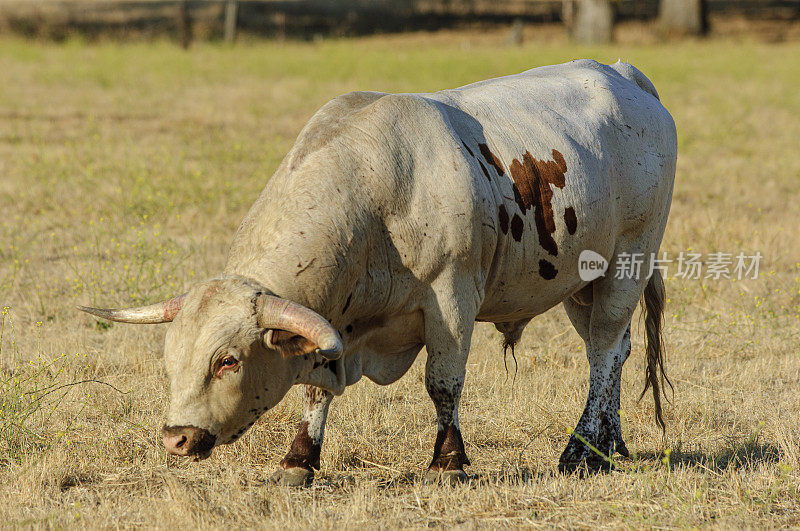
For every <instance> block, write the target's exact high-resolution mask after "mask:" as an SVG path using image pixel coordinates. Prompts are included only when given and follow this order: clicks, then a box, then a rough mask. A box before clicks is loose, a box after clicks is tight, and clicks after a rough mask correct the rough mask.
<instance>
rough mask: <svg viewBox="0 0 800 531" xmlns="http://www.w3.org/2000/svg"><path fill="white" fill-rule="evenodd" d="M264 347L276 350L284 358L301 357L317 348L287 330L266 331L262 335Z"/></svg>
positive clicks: (311, 342) (310, 342)
mask: <svg viewBox="0 0 800 531" xmlns="http://www.w3.org/2000/svg"><path fill="white" fill-rule="evenodd" d="M264 346H265V347H267V348H270V349H273V350H277V351H278V352H280V353H281V355H282V356H283V357H284V358H290V357H292V356H303V355H305V354H310V353H312V352H314V351H315V350H317V349H318V348H319V346H318V345H317V344H316V343H314V342H313V341H311V340H310V339H308V338H306V337H303V336H302V335H300V334H295V333H294V332H289V331H287V330H273V329H270V330H267V331H266V332H265V333H264Z"/></svg>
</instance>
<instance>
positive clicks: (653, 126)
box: [426, 61, 676, 321]
mask: <svg viewBox="0 0 800 531" xmlns="http://www.w3.org/2000/svg"><path fill="white" fill-rule="evenodd" d="M634 70H635V69H634ZM635 72H637V73H638V70H637V71H635ZM623 74H627V75H623ZM623 74H621V73H620V72H619V71H618V70H617V69H615V68H612V67H608V66H605V65H600V64H598V63H595V62H594V61H576V62H573V63H567V64H565V65H556V66H552V67H544V68H539V69H534V70H531V71H529V72H525V73H522V74H518V75H515V76H508V77H505V78H499V79H496V80H489V81H485V82H481V83H477V84H474V85H469V86H467V87H463V88H461V89H455V90H450V91H443V92H440V93H436V94H431V95H427V96H426V97H428V98H430V99H431V100H432V101H434V102H437V104H438V106H439V107H440V110H441V112H442V114H443V116H444V117H445V119H446V121H447V122H449V127H450V128H451V129H452V133H453V135H454V136H455V137H456V138H457V139H458V141H460V143H461V145H460V146H459V148H460V149H461V150H462V154H463V155H464V157H465V158H466V160H467V163H468V164H469V165H470V166H471V168H472V170H473V171H472V172H471V174H470V177H469V178H470V179H471V180H472V182H473V183H474V185H475V187H476V189H478V190H479V195H480V194H482V195H484V196H485V198H486V201H483V202H482V203H481V208H483V209H485V211H486V212H485V215H484V216H482V217H481V216H477V217H476V219H477V218H483V219H486V218H488V219H491V220H492V222H493V223H494V225H495V233H496V235H497V237H496V238H495V239H494V240H491V239H488V238H484V239H482V244H483V245H487V244H489V245H493V246H494V250H493V257H492V260H491V262H490V263H489V264H488V265H486V264H484V267H485V268H486V272H485V279H486V285H485V298H484V303H483V306H482V308H481V315H480V316H479V317H480V318H482V319H486V320H494V321H498V320H513V319H521V318H525V317H530V316H533V315H536V314H538V313H542V312H544V311H546V310H547V309H549V308H550V307H552V306H554V305H556V304H558V303H559V302H560V301H562V300H563V299H564V298H566V297H568V296H569V295H571V294H572V293H574V292H576V291H577V290H578V289H580V288H581V287H583V286H584V285H585V283H584V282H583V281H582V280H581V279H580V277H579V275H578V271H577V266H578V256H579V255H580V253H581V251H583V250H585V249H591V250H593V251H595V252H597V253H599V254H601V255H602V256H604V257H606V258H607V259H610V258H611V257H612V255H613V251H614V248H615V245H616V243H617V241H618V240H619V238H620V237H622V235H624V234H625V233H626V232H630V231H637V230H644V229H645V227H644V225H647V224H652V225H654V226H659V225H662V224H663V221H664V219H665V217H666V212H667V210H666V208H664V207H665V204H666V206H667V207H668V202H669V193H668V190H667V188H669V189H671V184H672V176H673V175H674V160H675V149H676V148H675V141H674V135H675V133H674V124H673V122H672V119H671V117H670V116H669V114H668V113H667V111H666V110H665V109H664V108H663V107H662V106H661V104H660V102H659V101H658V99H657V97H656V93H655V89H654V88H652V84H650V85H649V86H650V87H651V88H652V91H651V90H647V88H646V87H645V88H643V87H642V85H643V84H645V85H646V84H649V81H647V80H646V78H644V76H641V78H642V79H643V80H644V81H642V80H639V81H638V82H637V79H636V78H634V77H633V75H632V73H631V71H627V70H626V71H625V72H623ZM639 74H640V73H639ZM645 81H646V83H645Z"/></svg>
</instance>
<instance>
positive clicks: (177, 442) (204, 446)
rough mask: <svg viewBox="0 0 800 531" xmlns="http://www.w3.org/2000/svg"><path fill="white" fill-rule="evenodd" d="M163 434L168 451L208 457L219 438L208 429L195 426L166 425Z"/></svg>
mask: <svg viewBox="0 0 800 531" xmlns="http://www.w3.org/2000/svg"><path fill="white" fill-rule="evenodd" d="M161 435H162V436H163V441H164V448H166V449H167V452H169V453H170V454H172V455H182V456H189V455H196V456H202V457H206V456H207V455H208V454H209V453H210V452H211V449H212V448H214V443H215V442H216V440H217V438H216V437H215V436H214V435H211V433H209V432H208V430H204V429H202V428H196V427H194V426H164V427H163V428H162V429H161Z"/></svg>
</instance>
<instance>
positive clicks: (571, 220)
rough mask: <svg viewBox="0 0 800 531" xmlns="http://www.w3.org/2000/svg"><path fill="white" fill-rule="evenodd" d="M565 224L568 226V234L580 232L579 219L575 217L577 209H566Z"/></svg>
mask: <svg viewBox="0 0 800 531" xmlns="http://www.w3.org/2000/svg"><path fill="white" fill-rule="evenodd" d="M564 223H566V224H567V232H569V233H570V234H575V231H576V230H578V217H577V216H576V215H575V209H574V208H572V207H567V208H566V209H564Z"/></svg>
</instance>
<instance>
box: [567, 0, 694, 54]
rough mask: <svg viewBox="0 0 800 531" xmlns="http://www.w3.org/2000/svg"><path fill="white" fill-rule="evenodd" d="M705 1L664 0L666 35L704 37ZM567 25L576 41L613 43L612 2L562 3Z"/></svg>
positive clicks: (661, 8) (661, 22) (661, 12)
mask: <svg viewBox="0 0 800 531" xmlns="http://www.w3.org/2000/svg"><path fill="white" fill-rule="evenodd" d="M706 8H707V6H706V0H661V3H660V5H659V14H658V25H659V29H660V31H661V32H662V33H664V34H667V35H702V34H704V33H705V32H706V31H707V30H708V22H707V19H706ZM563 17H564V22H565V23H566V24H567V27H568V28H569V30H570V34H571V35H572V37H573V38H574V39H575V40H578V41H580V42H583V43H586V44H596V43H601V42H608V41H609V40H611V31H612V29H613V27H614V18H615V13H614V6H613V1H612V0H563Z"/></svg>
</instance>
